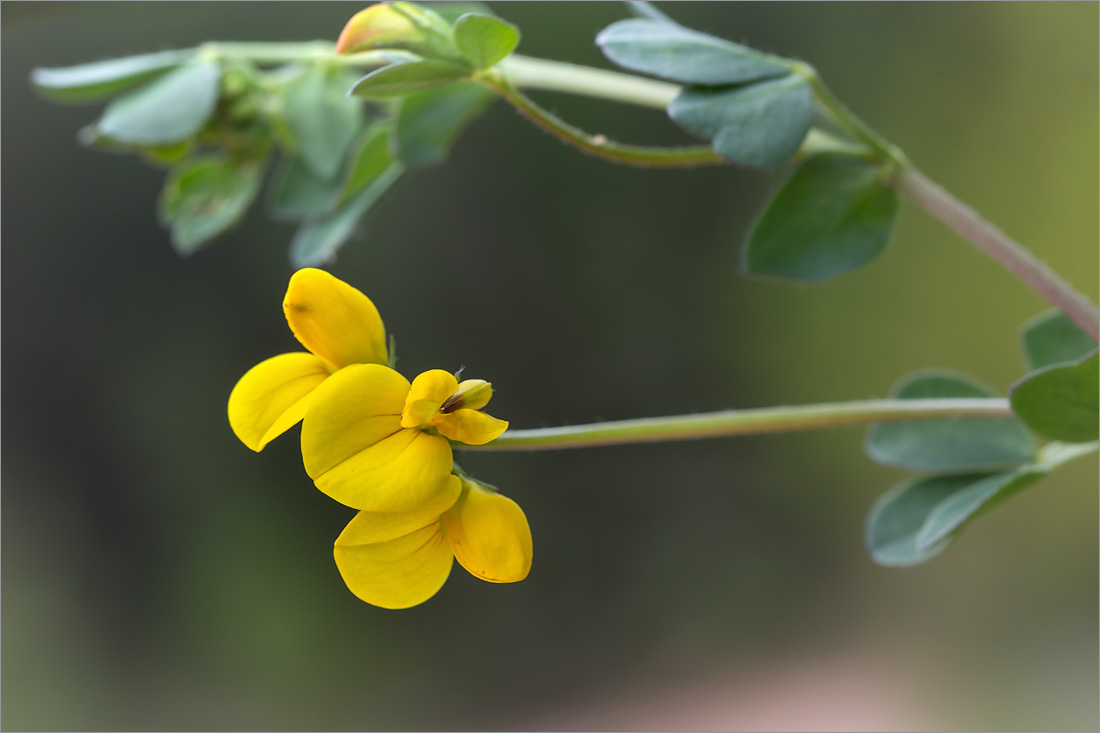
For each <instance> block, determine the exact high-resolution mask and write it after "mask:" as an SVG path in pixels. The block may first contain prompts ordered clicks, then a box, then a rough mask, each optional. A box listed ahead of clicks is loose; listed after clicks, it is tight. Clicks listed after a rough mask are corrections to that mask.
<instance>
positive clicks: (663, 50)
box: [596, 18, 791, 86]
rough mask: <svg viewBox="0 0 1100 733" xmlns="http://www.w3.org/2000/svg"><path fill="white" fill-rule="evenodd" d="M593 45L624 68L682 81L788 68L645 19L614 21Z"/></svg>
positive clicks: (739, 79) (733, 79)
mask: <svg viewBox="0 0 1100 733" xmlns="http://www.w3.org/2000/svg"><path fill="white" fill-rule="evenodd" d="M596 44H597V45H599V47H600V49H601V50H602V51H603V52H604V55H605V56H607V58H608V59H610V60H611V61H612V62H614V63H615V64H618V65H619V66H622V67H623V68H626V69H630V70H631V71H640V72H642V73H643V74H651V75H653V76H659V77H661V78H664V79H671V80H672V81H678V82H681V83H684V84H703V85H709V86H717V85H720V84H743V83H745V82H750V81H757V80H760V79H767V78H770V77H774V76H784V75H786V74H788V73H790V71H791V66H790V65H788V64H787V63H785V62H784V61H783V60H782V59H777V58H775V57H772V56H768V55H767V54H763V53H760V52H758V51H754V50H752V49H751V48H746V47H745V46H741V45H738V44H736V43H730V42H729V41H726V40H723V39H721V38H715V37H714V36H708V35H706V34H705V33H699V32H697V31H693V30H688V29H687V28H684V27H682V26H679V25H670V24H668V23H661V22H658V21H655V20H650V19H647V18H630V19H628V20H620V21H618V22H616V23H612V24H611V25H609V26H608V27H606V28H604V29H603V30H602V31H600V34H599V35H598V36H596Z"/></svg>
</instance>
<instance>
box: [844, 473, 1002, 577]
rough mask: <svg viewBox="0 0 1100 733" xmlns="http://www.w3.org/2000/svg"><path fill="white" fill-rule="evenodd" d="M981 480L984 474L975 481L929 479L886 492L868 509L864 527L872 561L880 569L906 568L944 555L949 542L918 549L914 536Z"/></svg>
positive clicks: (969, 477) (966, 477) (956, 477)
mask: <svg viewBox="0 0 1100 733" xmlns="http://www.w3.org/2000/svg"><path fill="white" fill-rule="evenodd" d="M980 478H984V474H979V475H978V477H977V478H976V477H975V476H973V475H965V474H964V475H949V476H928V477H925V478H917V479H909V480H908V481H903V482H902V483H900V484H898V485H897V486H895V487H894V488H892V489H890V491H887V492H886V493H885V494H883V495H882V496H881V497H879V499H878V501H876V502H875V504H874V506H872V507H871V512H870V513H869V514H868V515H867V522H866V524H865V527H864V534H863V537H864V544H865V545H866V546H867V551H868V552H869V553H871V558H872V559H873V560H874V561H875V562H877V563H878V564H879V565H888V566H893V567H907V566H910V565H917V564H919V563H922V562H924V561H925V560H929V559H931V558H933V557H935V556H936V555H938V554H940V553H941V552H943V550H944V549H945V548H946V547H947V545H948V543H949V542H950V540H949V539H946V540H942V541H941V542H939V543H938V544H936V545H934V546H932V547H929V548H925V549H921V548H919V547H918V546H917V535H919V534H920V531H921V529H922V528H923V527H924V523H925V522H926V521H927V520H928V515H929V514H931V513H932V511H933V510H934V509H935V508H936V507H937V506H939V504H940V503H941V502H943V501H944V500H946V499H948V498H949V497H950V496H951V495H952V494H955V493H956V492H958V491H961V490H962V489H965V488H966V487H967V486H969V485H970V484H971V483H973V482H974V481H975V480H980Z"/></svg>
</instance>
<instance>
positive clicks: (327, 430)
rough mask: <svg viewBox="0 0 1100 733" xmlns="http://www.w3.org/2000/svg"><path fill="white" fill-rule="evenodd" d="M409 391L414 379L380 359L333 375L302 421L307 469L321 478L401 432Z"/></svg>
mask: <svg viewBox="0 0 1100 733" xmlns="http://www.w3.org/2000/svg"><path fill="white" fill-rule="evenodd" d="M408 392H409V382H408V380H406V379H405V378H404V377H402V376H401V375H400V374H398V373H397V372H395V371H394V370H392V369H390V368H388V367H384V366H381V365H379V364H357V365H353V366H350V367H345V368H344V369H341V370H340V371H338V372H336V373H335V374H333V375H332V376H331V377H329V378H328V379H327V380H326V381H325V383H324V384H323V385H322V386H321V387H320V388H318V389H317V392H316V394H314V396H313V399H312V400H311V402H312V404H311V405H310V407H309V409H308V410H307V411H306V416H305V421H304V422H303V423H302V461H303V463H304V464H305V467H306V473H308V474H309V475H310V477H311V478H317V477H318V476H320V475H321V474H323V473H324V472H325V471H328V470H329V469H331V468H332V467H334V466H337V465H339V464H341V463H343V462H344V461H346V460H347V459H349V458H351V457H352V456H354V455H355V454H357V453H359V452H360V451H363V450H365V449H367V448H369V447H370V446H372V445H374V444H375V443H378V442H379V441H381V440H383V439H384V438H386V437H388V436H390V435H393V434H395V433H397V432H398V431H400V430H401V408H402V407H404V405H405V395H406V394H408ZM359 508H362V507H359Z"/></svg>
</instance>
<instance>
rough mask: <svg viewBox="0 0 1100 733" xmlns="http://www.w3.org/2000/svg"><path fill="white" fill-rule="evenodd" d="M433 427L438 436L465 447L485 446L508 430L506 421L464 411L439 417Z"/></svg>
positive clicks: (471, 411)
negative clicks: (463, 444) (462, 444)
mask: <svg viewBox="0 0 1100 733" xmlns="http://www.w3.org/2000/svg"><path fill="white" fill-rule="evenodd" d="M433 425H435V428H436V430H438V431H439V434H440V435H443V436H446V437H448V438H450V439H451V440H457V441H458V442H460V443H465V444H466V445H485V444H486V443H488V442H489V441H490V440H496V439H497V438H499V437H500V434H501V433H503V432H504V431H505V430H507V429H508V421H507V420H498V419H496V418H495V417H493V416H492V415H486V414H485V413H484V412H478V411H477V410H466V409H462V410H455V411H454V412H452V413H450V414H449V415H440V416H438V417H437V418H436V419H435V422H433Z"/></svg>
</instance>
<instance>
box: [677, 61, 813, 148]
mask: <svg viewBox="0 0 1100 733" xmlns="http://www.w3.org/2000/svg"><path fill="white" fill-rule="evenodd" d="M668 115H669V117H671V118H672V119H673V120H675V121H676V122H678V123H679V124H680V125H681V126H682V127H684V128H685V129H687V130H688V131H690V132H693V133H695V134H696V135H699V136H701V137H705V138H707V139H708V140H712V141H713V144H714V150H715V151H716V152H717V153H718V154H719V155H721V156H722V157H724V158H726V159H728V160H732V161H733V162H734V163H741V164H743V165H754V166H758V167H761V168H763V167H767V166H772V165H778V164H780V163H782V162H784V161H785V160H787V159H789V158H790V157H791V156H792V155H794V154H795V153H796V152H798V147H799V145H801V144H802V140H803V139H804V138H805V137H806V133H807V132H809V131H810V126H811V125H812V124H813V117H814V95H813V92H812V91H811V90H810V84H809V82H807V81H806V78H805V77H803V76H801V75H799V74H789V75H787V76H784V77H781V78H779V79H768V80H766V81H761V82H758V83H756V84H750V85H746V86H739V87H734V88H732V89H700V88H694V87H692V88H688V89H685V90H684V91H682V92H681V93H680V95H679V96H677V97H676V99H674V100H672V103H671V104H670V105H669V106H668Z"/></svg>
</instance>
